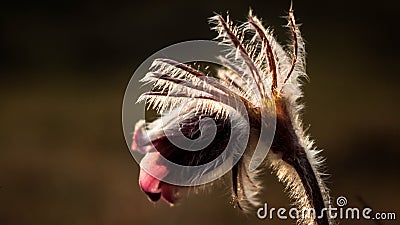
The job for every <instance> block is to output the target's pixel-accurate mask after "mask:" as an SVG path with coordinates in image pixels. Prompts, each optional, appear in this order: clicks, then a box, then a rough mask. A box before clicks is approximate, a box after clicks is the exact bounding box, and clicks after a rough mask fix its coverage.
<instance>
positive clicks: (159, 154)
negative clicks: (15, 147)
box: [132, 9, 331, 224]
mask: <svg viewBox="0 0 400 225" xmlns="http://www.w3.org/2000/svg"><path fill="white" fill-rule="evenodd" d="M210 21H211V23H212V24H214V25H215V26H214V27H213V30H216V31H217V32H218V36H217V39H218V40H219V41H220V43H221V44H224V45H229V46H232V47H233V49H234V50H233V51H232V52H230V53H228V54H227V55H225V56H221V57H219V59H220V60H221V64H222V65H223V66H224V68H221V69H219V70H218V73H217V78H218V79H214V78H212V77H209V76H207V75H205V74H204V73H202V72H201V71H199V70H196V69H194V68H193V67H191V66H189V65H186V64H182V63H179V62H176V61H173V60H170V59H158V60H156V61H155V62H154V63H153V66H152V68H151V72H149V73H148V74H147V75H146V76H145V77H144V78H143V79H142V81H143V82H146V83H152V84H153V90H152V91H150V92H146V93H144V94H142V95H141V97H140V98H139V101H146V103H147V104H148V105H149V106H150V107H152V108H154V109H156V110H157V111H158V112H160V113H161V117H160V118H159V119H157V120H155V121H153V122H151V123H146V122H144V121H139V122H138V123H137V124H136V127H135V131H134V134H133V143H132V150H133V151H137V152H140V153H142V154H144V157H143V159H142V161H141V163H140V166H141V171H140V175H139V184H140V187H141V188H142V190H143V191H144V192H145V193H146V194H147V196H148V197H149V199H150V200H152V201H157V200H159V199H160V198H162V199H163V200H165V201H166V202H168V203H170V204H173V203H175V202H176V201H177V199H178V197H179V194H180V192H181V190H182V189H184V188H185V187H181V186H179V185H175V184H170V183H167V182H164V180H165V178H168V177H169V176H173V175H176V174H174V173H175V171H171V170H170V168H169V167H168V166H167V165H166V164H165V163H164V161H163V160H162V159H163V158H165V159H167V160H169V161H171V162H173V163H176V164H179V165H184V166H199V165H204V164H207V163H208V162H210V161H212V160H213V159H216V158H218V157H219V156H221V155H223V154H224V150H225V149H226V148H230V147H229V141H230V137H231V136H232V135H233V136H234V137H235V138H234V139H235V140H239V141H237V142H241V141H240V140H241V139H240V134H235V133H234V132H232V128H238V127H240V126H242V125H243V124H247V125H248V126H249V127H250V135H249V139H248V143H247V144H246V148H245V150H244V154H243V155H240V158H239V160H238V162H237V163H233V164H234V165H232V166H233V167H232V170H231V173H230V174H231V180H232V195H233V198H234V200H235V202H236V205H237V206H238V207H239V208H240V209H242V210H249V209H251V208H253V207H255V206H257V205H259V204H260V202H259V201H258V198H257V195H258V194H259V193H260V187H261V183H260V179H258V177H259V176H260V171H262V170H256V171H251V170H249V163H250V160H251V156H252V153H254V148H255V146H256V144H257V143H258V142H262V141H263V140H259V137H260V127H262V125H264V123H265V122H264V120H263V118H264V117H263V116H262V115H264V114H266V115H270V116H271V115H272V114H271V113H270V112H272V111H274V112H276V114H274V116H276V127H275V136H274V138H273V141H272V145H271V147H270V149H271V151H269V152H268V155H267V159H266V160H265V163H264V164H263V165H264V166H268V167H270V168H271V169H272V170H273V171H274V172H275V174H276V175H277V177H278V179H279V180H280V181H282V182H284V183H285V184H286V186H287V192H288V193H289V196H290V197H291V198H292V199H293V201H294V203H295V204H296V205H297V206H298V207H299V209H303V208H306V207H308V208H311V207H312V208H314V209H315V211H316V212H317V215H315V216H314V217H311V218H303V219H301V220H299V222H300V223H303V224H329V223H330V222H331V221H330V219H329V218H328V216H327V214H326V212H324V211H323V210H322V209H323V208H324V207H327V206H328V205H329V194H328V190H327V188H326V186H325V184H324V181H323V179H322V177H323V176H324V174H323V173H322V172H321V163H322V159H321V157H320V156H318V153H319V151H318V150H316V149H315V148H314V147H313V142H312V141H311V140H310V139H309V137H308V136H307V135H306V134H305V132H304V130H303V127H302V124H301V119H300V110H301V109H302V105H301V104H300V103H299V99H300V98H301V97H302V91H301V89H300V86H301V81H300V79H301V78H303V77H306V73H305V49H304V42H303V40H302V37H301V34H300V31H299V27H298V25H297V24H296V22H295V19H294V15H293V10H292V9H290V10H289V16H288V27H289V29H290V31H291V35H292V44H291V45H289V46H285V47H282V46H281V45H280V44H279V43H278V42H277V41H276V40H275V38H274V37H273V35H272V31H271V29H266V28H264V27H263V26H262V23H261V21H260V20H259V19H258V18H257V17H255V16H253V15H252V12H251V11H250V13H249V17H248V21H247V22H245V23H244V24H242V25H240V26H234V25H233V23H232V22H231V21H230V20H229V17H228V18H227V19H224V18H223V17H222V16H220V15H216V16H214V17H212V18H211V20H210ZM238 101H240V102H242V103H243V105H244V109H245V112H246V114H247V116H248V119H249V120H248V121H240V122H238V120H236V119H234V118H235V115H236V114H235V112H238V111H240V110H239V109H238V107H237V105H236V104H235V102H238ZM181 106H184V107H181ZM271 109H273V110H271ZM239 114H240V113H239ZM204 118H207V119H210V120H212V121H213V125H214V126H215V127H216V128H215V135H214V137H215V138H214V139H213V140H212V141H210V143H209V144H208V145H206V146H205V147H204V148H202V149H201V150H199V151H185V150H184V149H182V148H181V147H179V146H177V145H176V144H175V143H173V141H171V140H172V139H171V138H173V137H175V136H177V135H179V134H183V135H184V136H185V137H186V138H188V139H190V140H196V139H197V138H199V137H200V136H202V135H203V134H204V132H205V131H207V130H208V129H209V128H208V127H207V126H208V125H207V124H203V123H202V122H201V121H202V120H203V119H204ZM239 133H240V132H239ZM235 135H237V136H235ZM149 169H151V171H152V172H151V173H149ZM212 169H213V168H211V167H210V168H209V170H212ZM204 173H206V171H204ZM202 175H203V173H198V174H194V176H195V177H200V176H202ZM318 213H322V214H321V215H320V214H318ZM317 216H318V217H317Z"/></svg>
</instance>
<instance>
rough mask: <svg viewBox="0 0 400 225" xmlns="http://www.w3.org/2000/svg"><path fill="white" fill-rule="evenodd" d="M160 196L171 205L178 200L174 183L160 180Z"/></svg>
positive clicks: (176, 187)
mask: <svg viewBox="0 0 400 225" xmlns="http://www.w3.org/2000/svg"><path fill="white" fill-rule="evenodd" d="M160 187H161V197H162V199H163V200H164V201H165V202H167V203H168V204H170V205H173V204H175V203H176V201H177V200H178V189H179V187H178V186H176V185H171V184H167V183H164V182H161V184H160Z"/></svg>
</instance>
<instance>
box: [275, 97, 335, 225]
mask: <svg viewBox="0 0 400 225" xmlns="http://www.w3.org/2000/svg"><path fill="white" fill-rule="evenodd" d="M286 102H287V101H282V100H281V99H277V101H276V109H277V121H276V130H275V136H274V140H273V143H272V148H271V150H272V152H274V153H276V154H281V155H282V160H283V161H284V162H286V163H287V164H289V165H291V166H292V167H293V168H294V169H295V171H296V172H297V175H298V176H299V178H300V180H301V184H302V185H303V188H304V190H305V194H306V195H307V205H309V206H310V207H313V208H314V210H315V213H316V215H315V219H314V222H316V224H318V225H325V224H327V225H328V224H329V221H328V217H327V214H326V211H325V210H323V208H325V207H326V206H325V202H324V198H323V196H322V193H323V192H324V190H321V189H322V188H323V187H321V185H320V183H319V180H318V178H317V175H316V173H315V171H314V169H313V167H312V165H311V163H310V160H309V158H308V157H307V153H306V150H305V147H303V146H302V145H301V143H300V141H299V137H298V135H297V134H296V131H295V129H294V127H293V126H294V125H293V121H292V120H291V117H290V116H289V111H288V108H287V105H286ZM321 213H322V215H321Z"/></svg>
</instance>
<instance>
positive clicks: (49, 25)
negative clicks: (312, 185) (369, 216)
mask: <svg viewBox="0 0 400 225" xmlns="http://www.w3.org/2000/svg"><path fill="white" fill-rule="evenodd" d="M289 4H290V3H289V1H278V0H275V1H211V2H205V1H204V2H203V1H196V2H186V1H143V2H134V1H126V2H124V1H110V2H99V1H35V2H14V3H10V2H9V3H1V6H0V29H1V35H0V40H1V41H0V74H1V78H0V99H1V101H0V103H1V110H0V124H1V125H0V126H1V131H0V224H4V225H14V224H15V225H16V224H18V225H23V224H29V225H35V224H40V225H46V224H68V225H70V224H87V225H89V224H96V225H100V224H107V225H109V224H146V225H147V224H165V225H169V224H174V225H175V224H196V225H200V224H291V223H294V221H281V220H277V219H275V220H272V221H270V220H266V221H260V220H258V219H257V218H256V217H255V213H253V214H249V215H247V216H244V215H242V214H241V213H239V212H238V211H237V210H236V209H233V208H232V207H231V205H230V204H229V201H230V197H229V193H228V191H227V188H226V187H223V186H222V185H221V187H217V188H216V189H215V190H213V191H205V192H201V193H199V194H197V195H196V194H192V195H190V197H188V198H185V199H183V200H182V203H181V204H180V205H178V206H177V207H173V208H170V207H169V206H167V205H166V204H164V203H162V202H160V203H157V204H155V205H154V204H151V203H149V202H148V201H147V199H146V196H145V195H144V194H143V193H141V191H140V188H139V186H138V181H137V180H138V168H139V167H138V165H137V164H136V162H135V161H134V160H133V158H132V157H131V155H130V153H129V151H128V148H127V146H126V144H125V140H124V138H123V132H122V125H121V108H122V99H123V96H124V90H125V87H126V85H127V84H128V82H129V80H130V77H131V75H132V74H133V72H134V70H135V68H137V67H138V66H139V65H140V63H141V62H142V61H144V60H145V59H146V58H147V57H149V56H150V55H151V54H152V53H154V52H156V51H158V50H160V49H161V48H163V47H166V46H168V45H171V44H174V43H178V42H181V41H185V40H194V39H211V38H213V37H215V35H216V34H215V33H214V32H212V31H210V30H209V25H208V24H207V18H208V17H210V16H212V15H213V12H219V13H225V12H226V11H229V12H230V15H231V17H232V18H233V19H234V20H239V21H244V20H245V18H246V15H247V12H248V9H249V7H252V8H253V9H254V11H255V14H256V15H258V16H259V17H262V18H263V19H264V22H266V23H267V24H268V25H272V26H273V27H274V28H275V30H277V35H278V37H279V40H280V41H281V42H282V43H286V40H287V38H288V36H287V35H286V31H285V30H284V28H283V27H282V25H285V24H286V21H285V20H284V19H282V18H281V17H280V16H284V15H286V12H287V10H288V8H289ZM398 8H399V3H398V2H397V1H371V2H368V1H329V2H325V1H315V2H311V1H295V3H294V9H295V14H296V17H297V20H298V22H300V23H302V24H303V26H302V28H301V29H302V32H303V35H304V38H305V39H306V41H307V50H308V56H307V60H308V66H307V69H308V74H309V76H310V80H311V81H310V82H309V83H307V84H306V86H305V88H304V91H305V99H304V101H305V103H306V109H305V113H304V116H305V123H306V124H311V125H312V126H311V127H310V133H311V134H312V136H313V137H314V138H315V139H316V142H317V144H318V146H319V147H320V148H322V149H324V150H325V151H324V152H323V155H324V156H326V157H327V165H328V169H329V172H330V173H331V174H332V176H331V178H330V179H329V183H328V186H329V187H330V188H331V190H332V196H333V197H338V196H340V195H343V196H346V197H347V198H348V200H349V203H348V205H349V206H358V207H362V206H364V205H365V204H367V205H369V206H371V207H372V208H373V209H374V210H375V211H382V212H393V211H394V212H397V217H399V213H400V207H399V205H398V204H399V203H400V194H399V190H400V180H399V171H400V170H399V169H400V166H399V159H400V151H399V147H398V141H399V138H400V135H399V134H400V132H399V131H400V129H399V125H400V123H399V122H400V119H399V118H398V116H399V115H400V107H399V100H398V98H399V88H400V85H399V81H400V76H399V75H400V74H399V72H398V65H400V64H399V63H400V61H399V50H400V48H399V32H398V29H399V25H398ZM141 110H142V108H141V106H138V112H139V111H141ZM132 116H137V117H138V118H139V114H138V115H132ZM264 191H265V196H264V197H263V199H262V201H263V202H264V201H265V202H268V204H269V206H271V207H280V206H286V207H288V204H289V201H288V200H287V197H286V195H285V194H284V193H283V192H282V185H281V184H279V183H277V182H276V178H275V177H274V176H271V175H266V185H265V189H264ZM340 223H341V224H375V222H374V221H355V220H353V221H351V220H349V221H346V220H342V221H340ZM397 223H398V222H397V221H381V224H397Z"/></svg>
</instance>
